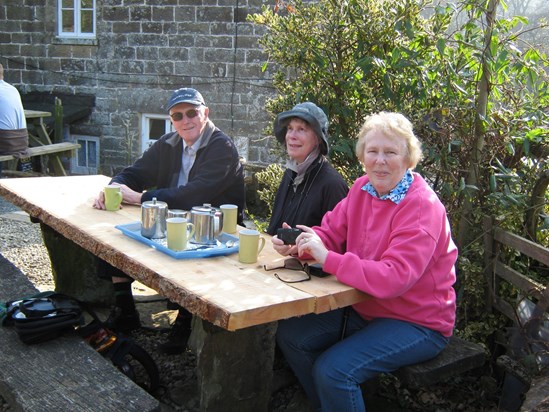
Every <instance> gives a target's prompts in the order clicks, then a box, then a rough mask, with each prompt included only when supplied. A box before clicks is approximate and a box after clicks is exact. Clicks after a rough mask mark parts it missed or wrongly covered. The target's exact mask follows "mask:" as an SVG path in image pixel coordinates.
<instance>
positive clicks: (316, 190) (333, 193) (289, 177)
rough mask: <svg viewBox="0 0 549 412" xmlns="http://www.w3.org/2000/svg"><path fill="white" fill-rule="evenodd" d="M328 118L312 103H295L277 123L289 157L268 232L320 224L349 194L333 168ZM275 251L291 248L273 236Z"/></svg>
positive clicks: (278, 118) (277, 129)
mask: <svg viewBox="0 0 549 412" xmlns="http://www.w3.org/2000/svg"><path fill="white" fill-rule="evenodd" d="M328 124H329V123H328V118H327V117H326V114H325V113H324V112H323V111H322V109H321V108H320V107H318V106H317V105H316V104H314V103H311V102H304V103H299V104H296V105H295V106H294V107H293V108H292V109H291V110H288V111H286V112H283V113H280V114H279V115H278V116H277V117H276V119H275V121H274V134H275V136H276V139H277V140H278V141H279V142H280V143H281V144H283V145H284V146H285V148H286V153H287V155H288V161H287V162H286V171H285V172H284V175H283V177H282V181H281V183H280V186H279V187H278V190H277V193H276V196H275V200H274V205H273V213H272V216H271V219H270V222H269V227H268V228H267V233H269V234H270V235H274V234H276V232H277V229H278V228H281V227H295V225H297V224H300V225H307V226H309V225H318V224H320V222H321V220H322V217H323V216H324V214H325V213H326V212H328V211H330V210H332V209H333V208H334V206H335V205H336V204H337V203H338V202H339V201H340V200H341V199H343V198H344V197H345V196H346V195H347V192H348V190H349V189H348V186H347V183H346V182H345V180H344V179H343V177H341V175H340V174H339V173H338V172H337V171H336V170H335V169H334V168H333V167H332V165H330V163H329V161H328V159H327V158H326V155H327V154H328V151H329V143H328ZM273 246H274V248H275V249H276V250H277V251H278V252H279V253H280V254H282V255H286V254H288V250H289V248H290V245H284V244H283V242H282V240H280V239H278V238H277V237H276V236H275V237H273Z"/></svg>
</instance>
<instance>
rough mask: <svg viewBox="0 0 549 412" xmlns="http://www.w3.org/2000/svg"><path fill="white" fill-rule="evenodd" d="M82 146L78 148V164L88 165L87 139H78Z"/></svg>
mask: <svg viewBox="0 0 549 412" xmlns="http://www.w3.org/2000/svg"><path fill="white" fill-rule="evenodd" d="M78 143H79V144H80V148H79V149H78V166H87V163H88V162H87V157H88V145H87V144H86V141H85V140H78Z"/></svg>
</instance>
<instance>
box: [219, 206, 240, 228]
mask: <svg viewBox="0 0 549 412" xmlns="http://www.w3.org/2000/svg"><path fill="white" fill-rule="evenodd" d="M219 208H220V209H221V212H222V213H223V232H225V233H235V232H236V221H237V217H238V206H237V205H221V206H219Z"/></svg>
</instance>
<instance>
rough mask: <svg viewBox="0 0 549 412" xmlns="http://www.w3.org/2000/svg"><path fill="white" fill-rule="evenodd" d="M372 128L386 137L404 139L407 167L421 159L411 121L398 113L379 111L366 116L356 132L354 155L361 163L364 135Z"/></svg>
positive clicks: (421, 155)
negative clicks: (356, 139)
mask: <svg viewBox="0 0 549 412" xmlns="http://www.w3.org/2000/svg"><path fill="white" fill-rule="evenodd" d="M372 130H379V131H381V132H382V133H383V134H384V135H385V136H386V137H388V138H392V139H395V140H404V142H405V143H406V150H407V153H406V157H407V159H408V168H409V169H414V168H415V167H416V166H417V164H418V163H419V161H420V160H421V159H422V157H423V152H422V150H421V142H420V141H419V140H418V138H417V137H416V135H415V134H414V127H413V126H412V123H411V122H410V121H409V120H408V119H407V118H406V117H405V116H404V115H402V114H400V113H390V112H379V113H376V114H372V115H370V116H368V117H367V118H366V120H365V121H364V124H363V125H362V127H361V128H360V132H359V133H358V141H357V142H356V149H355V150H356V156H357V157H358V160H359V161H360V162H361V163H362V164H364V146H366V135H367V134H368V133H369V132H371V131H372Z"/></svg>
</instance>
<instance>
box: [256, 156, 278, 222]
mask: <svg viewBox="0 0 549 412" xmlns="http://www.w3.org/2000/svg"><path fill="white" fill-rule="evenodd" d="M283 174H284V168H283V167H282V166H280V165H278V164H271V165H269V166H267V168H266V169H265V170H263V171H261V172H257V173H256V174H255V178H256V179H257V182H258V184H259V186H260V187H261V188H260V189H259V190H258V191H257V193H258V195H259V198H260V199H261V200H262V201H263V202H265V203H266V204H267V208H268V209H269V213H268V216H267V220H268V219H269V218H270V216H271V215H272V213H273V204H274V198H275V195H276V191H277V189H278V186H279V185H280V181H281V180H282V175H283Z"/></svg>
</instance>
